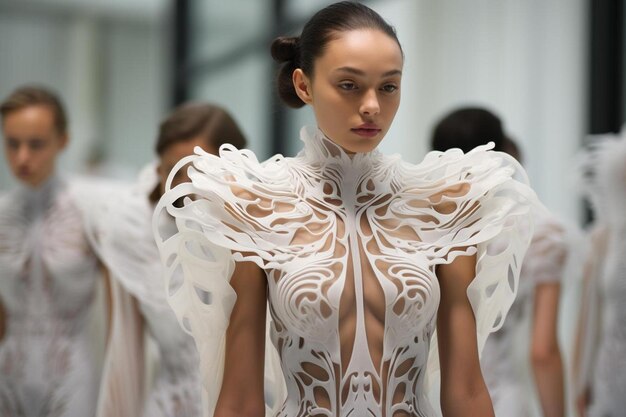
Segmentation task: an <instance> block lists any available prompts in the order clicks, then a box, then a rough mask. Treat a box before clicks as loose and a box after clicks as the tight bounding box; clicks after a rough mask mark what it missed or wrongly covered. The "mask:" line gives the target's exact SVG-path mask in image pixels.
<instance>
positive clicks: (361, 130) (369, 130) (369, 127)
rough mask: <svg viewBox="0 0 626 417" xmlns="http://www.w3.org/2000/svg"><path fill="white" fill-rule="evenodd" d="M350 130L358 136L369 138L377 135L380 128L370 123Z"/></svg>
mask: <svg viewBox="0 0 626 417" xmlns="http://www.w3.org/2000/svg"><path fill="white" fill-rule="evenodd" d="M350 130H351V131H352V132H354V133H356V134H357V135H359V136H362V137H366V138H371V137H374V136H376V135H378V134H379V133H380V131H381V128H379V127H378V126H376V125H375V124H372V123H364V124H362V125H361V126H359V127H355V128H352V129H350Z"/></svg>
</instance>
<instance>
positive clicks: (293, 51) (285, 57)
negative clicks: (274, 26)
mask: <svg viewBox="0 0 626 417" xmlns="http://www.w3.org/2000/svg"><path fill="white" fill-rule="evenodd" d="M271 52H272V58H274V61H277V62H290V61H292V62H297V61H298V60H299V58H300V57H299V54H300V37H299V36H293V37H286V36H280V37H278V38H276V39H274V42H272V49H271Z"/></svg>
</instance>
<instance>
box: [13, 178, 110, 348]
mask: <svg viewBox="0 0 626 417" xmlns="http://www.w3.org/2000/svg"><path fill="white" fill-rule="evenodd" d="M0 204H1V206H2V207H1V208H0V264H1V265H2V268H1V270H2V273H1V275H2V279H1V280H0V298H1V299H2V302H3V304H4V305H5V309H6V310H7V313H8V314H7V315H8V331H9V333H11V332H28V331H34V332H46V331H52V332H59V331H60V332H61V333H64V334H65V335H66V336H69V335H71V334H75V333H77V332H78V333H80V331H81V330H82V329H83V325H84V322H85V320H86V317H87V314H86V311H87V310H88V309H89V308H90V306H91V301H92V299H93V296H94V291H95V284H96V279H95V277H96V276H98V264H97V259H96V257H95V256H94V253H93V251H92V250H91V247H90V245H89V242H88V240H87V238H86V235H85V232H84V226H83V223H82V220H81V219H82V217H83V216H82V213H81V210H80V209H79V207H78V205H77V202H76V199H75V197H74V196H73V195H72V193H71V192H70V190H69V187H68V185H67V184H66V183H64V182H63V181H62V180H60V179H59V178H57V177H53V178H52V179H51V180H49V181H48V182H47V183H46V184H44V185H43V186H42V187H40V188H38V189H30V188H27V187H22V188H20V189H18V190H16V191H15V192H13V193H11V194H9V195H6V196H4V197H3V199H2V202H1V203H0Z"/></svg>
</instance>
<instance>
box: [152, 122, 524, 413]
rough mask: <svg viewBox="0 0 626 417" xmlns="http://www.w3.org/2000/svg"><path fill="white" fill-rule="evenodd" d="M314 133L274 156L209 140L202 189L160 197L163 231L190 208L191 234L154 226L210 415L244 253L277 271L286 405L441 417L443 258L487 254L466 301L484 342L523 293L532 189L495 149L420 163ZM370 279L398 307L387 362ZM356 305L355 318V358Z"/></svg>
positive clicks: (273, 293)
mask: <svg viewBox="0 0 626 417" xmlns="http://www.w3.org/2000/svg"><path fill="white" fill-rule="evenodd" d="M302 140H303V141H304V145H305V147H304V150H303V151H302V152H301V153H300V154H299V155H298V156H297V157H295V158H283V157H282V156H280V155H278V156H275V157H273V158H271V159H269V160H268V161H266V162H264V163H259V162H258V161H257V159H256V158H255V156H254V154H252V153H251V152H249V151H245V150H244V151H237V150H235V149H234V148H232V147H230V146H228V145H226V146H223V147H222V148H221V150H220V157H219V158H218V157H216V156H213V155H210V154H207V153H205V152H203V151H202V150H200V149H196V155H195V156H192V157H189V158H186V159H184V160H182V161H181V162H180V163H179V164H178V165H177V167H176V168H175V169H174V171H176V170H177V169H181V168H182V167H184V166H185V165H186V164H188V163H192V164H193V167H192V168H190V169H189V176H190V178H191V183H187V184H182V185H179V186H177V187H176V188H174V189H171V190H169V191H167V192H166V194H165V195H164V197H163V198H162V199H161V201H160V202H159V204H158V206H157V210H156V213H155V218H154V222H155V225H158V223H159V222H160V219H161V217H162V216H168V215H171V216H174V217H175V218H176V224H177V227H178V233H177V234H175V235H174V236H172V237H164V236H162V235H160V234H159V233H158V230H155V232H156V235H157V236H156V238H157V243H158V245H159V248H160V250H161V257H162V259H163V261H164V264H165V266H166V268H167V270H168V288H169V297H170V304H171V305H172V307H173V309H174V311H175V312H176V314H177V315H178V317H179V320H180V322H181V324H182V326H183V327H184V328H185V329H186V330H187V331H188V332H190V333H191V334H192V335H193V336H194V337H195V340H196V343H197V346H198V349H199V351H200V357H201V360H202V373H203V377H204V383H205V388H206V394H207V403H208V409H209V411H210V412H209V415H212V411H213V409H214V407H215V402H216V399H217V396H218V395H219V391H220V384H221V378H222V372H223V358H224V346H225V345H224V334H225V330H226V328H227V327H228V319H229V316H230V313H231V310H232V307H233V305H234V303H235V299H236V295H235V293H234V291H233V289H232V288H231V287H230V285H229V278H230V276H231V274H232V271H233V267H234V262H238V261H244V260H245V261H252V262H255V263H256V264H257V265H259V266H260V267H261V268H263V270H264V271H265V272H266V275H267V282H268V289H269V305H270V309H269V311H270V315H271V319H272V323H271V329H270V332H271V339H272V346H268V349H272V350H273V349H275V350H276V351H277V352H278V354H279V357H280V364H281V367H282V373H283V376H284V382H285V386H286V389H287V393H286V395H284V398H281V397H280V395H279V396H277V398H281V400H280V401H277V402H276V404H275V409H274V410H273V413H274V415H276V416H285V417H296V416H298V417H299V416H309V415H319V416H349V415H355V416H368V415H370V416H381V415H387V416H392V415H393V416H435V415H437V414H438V408H439V406H438V404H434V403H432V402H431V401H429V399H428V398H427V393H428V392H430V391H431V389H430V388H429V387H428V386H427V385H426V384H427V381H426V379H428V381H429V382H430V383H436V380H437V376H436V374H437V369H438V365H437V357H438V355H437V349H436V343H435V341H436V337H433V334H434V333H435V320H436V312H437V308H438V305H439V299H440V293H439V285H438V281H437V278H436V274H435V271H436V267H437V265H440V264H444V263H449V262H452V260H454V258H456V257H457V256H460V255H466V254H477V259H478V263H477V267H476V274H477V275H476V278H475V279H474V281H473V283H472V284H471V286H470V288H469V290H468V297H469V299H470V301H471V304H472V307H473V308H474V312H475V315H476V322H477V327H478V340H479V344H480V347H482V346H483V344H484V342H485V339H486V337H487V335H488V333H489V332H491V331H493V330H495V329H497V328H498V327H499V326H501V324H502V322H503V320H504V317H505V315H506V312H507V310H508V309H509V307H510V305H511V303H512V302H513V299H514V297H515V291H516V289H517V277H518V274H519V268H520V266H521V260H522V257H523V255H524V252H525V250H526V247H527V245H528V241H529V238H528V236H530V234H529V232H528V230H527V231H526V232H525V233H520V231H521V229H527V228H530V227H531V224H530V220H529V219H530V216H529V202H530V201H534V194H533V193H532V191H531V190H530V189H529V188H528V187H526V186H525V185H524V184H522V183H520V182H517V181H515V180H513V179H512V178H513V176H514V175H516V174H517V173H519V172H521V171H520V170H521V168H520V167H519V165H518V164H517V163H516V162H515V161H514V160H513V159H512V158H510V157H508V156H506V155H503V154H497V153H493V152H489V151H488V150H489V146H484V147H481V148H477V149H476V150H474V151H472V152H470V153H468V154H466V155H463V153H462V152H460V151H458V150H453V151H449V152H446V153H439V152H433V153H430V154H428V155H427V157H426V158H425V159H424V161H423V162H422V163H421V164H419V165H410V164H407V163H404V162H403V161H402V160H401V159H400V158H399V157H397V156H392V157H386V156H383V155H382V154H380V153H379V152H378V151H374V152H371V153H367V154H355V155H348V154H346V153H345V152H344V151H343V150H342V149H340V148H339V147H338V146H337V145H335V144H334V143H332V142H331V141H329V140H328V139H326V138H325V137H324V136H323V135H322V134H321V132H319V130H317V129H303V132H302ZM172 175H174V174H173V173H172V174H170V178H172ZM168 188H169V187H168ZM181 197H188V198H186V200H185V202H184V205H181V204H180V201H181ZM368 287H369V288H370V289H371V288H376V289H377V291H378V292H377V294H376V296H375V299H378V300H381V299H382V300H384V306H385V307H384V312H383V314H384V318H383V321H384V338H383V341H382V346H381V350H382V352H383V353H382V357H381V359H380V361H375V360H374V359H373V358H372V356H371V354H370V349H369V343H371V340H370V339H369V338H368V333H367V327H368V325H369V323H367V322H366V311H369V312H370V313H371V310H369V309H371V308H372V306H371V294H372V293H371V292H369V293H368V294H366V291H365V289H364V288H368ZM344 300H348V301H347V302H348V303H350V306H351V307H354V309H353V311H354V318H355V323H356V328H355V336H354V339H353V341H352V342H351V343H352V346H353V349H352V353H351V355H350V357H348V358H347V359H346V358H343V359H342V352H341V350H342V346H341V344H340V335H339V331H338V328H339V325H340V321H341V320H343V318H342V317H340V314H339V313H340V308H341V307H342V306H341V303H342V302H346V301H344ZM370 317H371V315H370ZM429 355H430V356H431V359H430V360H429V359H428V358H429ZM427 367H428V370H427ZM278 386H281V384H278ZM433 391H437V390H433ZM283 399H284V401H283Z"/></svg>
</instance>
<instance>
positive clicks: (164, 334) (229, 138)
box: [89, 103, 246, 417]
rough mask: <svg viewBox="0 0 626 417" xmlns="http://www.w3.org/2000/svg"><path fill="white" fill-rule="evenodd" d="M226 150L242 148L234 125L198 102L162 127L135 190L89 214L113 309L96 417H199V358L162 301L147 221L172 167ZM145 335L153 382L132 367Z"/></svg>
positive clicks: (142, 353)
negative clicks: (154, 361) (154, 353)
mask: <svg viewBox="0 0 626 417" xmlns="http://www.w3.org/2000/svg"><path fill="white" fill-rule="evenodd" d="M224 143H230V144H232V145H234V146H236V147H237V148H244V147H245V146H246V140H245V138H244V136H243V134H242V132H241V130H240V129H239V127H238V126H237V123H236V122H235V121H234V120H233V119H232V117H231V116H230V115H229V114H228V113H227V112H226V111H225V110H223V109H222V108H220V107H218V106H214V105H211V104H203V103H197V104H186V105H183V106H181V107H179V108H177V109H176V110H174V111H173V112H172V113H171V114H170V115H169V116H168V117H167V118H166V119H165V120H164V121H163V122H162V123H161V126H160V129H159V135H158V138H157V142H156V153H157V155H158V161H157V162H156V163H153V164H150V165H148V166H147V167H146V168H145V169H144V170H143V171H142V173H141V174H140V176H139V179H138V181H137V182H136V184H134V186H132V187H129V188H128V189H125V190H120V192H119V193H118V194H117V195H116V196H115V198H114V199H111V200H110V201H108V202H107V203H106V204H103V205H101V206H100V207H98V208H97V209H96V210H94V212H93V213H92V214H91V215H90V218H89V224H90V229H91V230H92V236H93V238H94V241H95V245H96V247H97V250H98V252H99V253H100V255H101V256H102V258H103V260H104V262H105V264H106V266H107V268H108V269H109V271H110V273H111V277H112V287H113V305H114V315H113V317H114V318H113V327H114V331H113V336H112V340H111V343H110V345H109V349H108V355H107V363H106V374H105V378H104V382H103V387H104V388H103V395H102V398H101V401H100V410H99V415H101V416H110V417H117V416H129V417H130V416H133V417H134V416H146V417H201V416H202V401H201V387H202V382H201V379H200V369H199V367H200V361H199V358H198V352H197V349H196V347H195V345H194V341H193V339H192V338H191V337H190V336H189V335H187V334H186V333H185V332H184V331H183V329H181V327H180V325H179V324H178V322H177V319H176V316H175V315H174V313H173V311H172V310H171V307H170V306H169V304H168V303H167V301H166V291H165V288H164V283H163V282H164V281H163V267H162V264H161V260H160V257H159V252H158V250H157V246H156V244H155V242H154V237H153V234H152V223H151V222H152V213H153V212H154V204H155V203H156V201H157V200H158V199H159V198H160V197H161V195H162V193H163V189H164V187H165V183H166V181H167V177H168V175H169V173H170V171H171V170H172V168H173V167H174V165H176V163H177V162H178V161H179V160H180V159H181V158H183V157H185V156H188V155H191V154H192V153H193V150H194V148H195V147H196V146H199V147H201V148H203V149H204V150H205V151H207V152H210V153H217V151H218V149H219V147H220V146H221V145H222V144H224ZM185 181H189V179H188V178H187V176H186V170H184V169H183V170H179V171H178V172H177V173H176V175H175V176H174V177H173V178H172V186H174V185H176V184H178V183H180V182H185ZM162 226H163V228H165V229H167V228H171V229H174V228H175V226H174V225H173V224H171V225H169V224H163V225H162ZM166 233H167V232H166ZM144 334H146V335H147V336H148V337H150V338H152V340H153V341H154V342H155V343H156V346H157V348H158V354H159V358H158V366H157V367H156V369H155V375H154V381H153V382H151V383H150V382H149V381H146V378H145V375H146V373H145V372H144V370H143V369H141V368H139V367H137V365H136V364H143V363H144V362H145V358H146V355H147V350H146V343H145V342H146V340H145V339H144ZM129 367H130V368H131V369H133V372H132V373H131V372H129ZM144 392H145V393H147V394H146V396H145V398H144V395H143V393H144Z"/></svg>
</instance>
